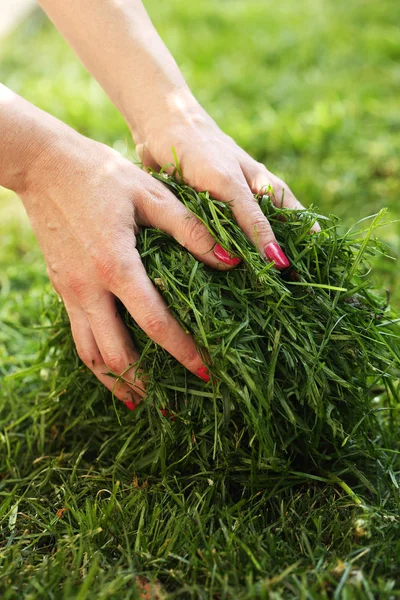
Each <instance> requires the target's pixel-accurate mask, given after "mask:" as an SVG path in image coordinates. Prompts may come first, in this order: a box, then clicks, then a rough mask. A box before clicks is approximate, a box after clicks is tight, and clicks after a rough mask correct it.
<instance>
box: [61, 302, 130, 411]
mask: <svg viewBox="0 0 400 600" xmlns="http://www.w3.org/2000/svg"><path fill="white" fill-rule="evenodd" d="M64 303H65V307H66V309H67V312H68V316H69V319H70V323H71V331H72V336H73V338H74V342H75V345H76V349H77V352H78V355H79V357H80V359H81V360H82V362H83V363H84V364H85V365H86V366H87V367H88V368H89V369H90V370H91V371H92V372H93V373H94V375H95V376H96V377H97V379H98V380H99V381H100V382H101V383H102V384H103V385H104V386H105V387H106V388H108V389H109V390H110V391H111V392H112V393H113V394H114V396H115V397H116V398H118V399H119V400H121V401H122V402H124V403H125V404H126V406H127V407H128V408H129V409H130V410H133V409H134V408H135V407H136V406H137V404H138V403H139V402H140V397H139V396H138V395H137V394H136V393H135V392H133V390H132V388H131V387H130V386H129V385H128V384H126V383H123V382H121V381H117V380H116V379H115V378H113V377H110V376H109V375H108V374H107V373H108V371H109V369H108V367H107V366H106V365H105V363H104V360H103V357H102V356H101V353H100V350H99V347H98V345H97V344H96V340H95V338H94V335H93V333H92V330H91V327H90V324H89V321H88V319H87V316H86V314H85V311H84V310H83V309H82V308H81V307H80V306H79V303H78V302H77V301H76V302H68V301H64Z"/></svg>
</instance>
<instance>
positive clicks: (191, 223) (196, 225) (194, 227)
mask: <svg viewBox="0 0 400 600" xmlns="http://www.w3.org/2000/svg"><path fill="white" fill-rule="evenodd" d="M209 236H210V233H209V232H208V230H207V228H206V227H205V226H204V225H203V223H202V222H201V221H199V220H198V219H197V218H196V217H189V218H188V219H187V221H186V223H185V239H188V240H190V241H191V242H193V243H194V244H195V245H200V244H201V243H202V242H204V241H206V240H207V239H208V238H209ZM185 245H186V244H185V243H184V244H183V246H185Z"/></svg>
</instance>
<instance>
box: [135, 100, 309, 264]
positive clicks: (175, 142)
mask: <svg viewBox="0 0 400 600" xmlns="http://www.w3.org/2000/svg"><path fill="white" fill-rule="evenodd" d="M186 97H187V95H186V96H185V98H186ZM175 104H176V106H175V107H174V108H173V109H171V99H170V102H169V111H168V110H167V108H168V107H167V106H166V107H164V110H163V111H159V112H158V113H155V114H154V115H153V117H152V118H151V119H149V120H148V121H147V122H146V126H144V127H141V128H140V129H139V133H138V134H136V140H137V153H138V156H139V160H141V161H142V162H143V165H144V166H146V167H150V168H152V169H154V170H158V169H159V168H160V166H164V165H167V164H171V163H173V162H174V156H173V153H172V148H174V149H175V152H176V156H177V158H178V161H179V165H180V169H181V171H182V175H183V178H184V180H185V181H186V182H187V183H188V184H190V185H191V186H193V187H194V188H195V189H197V190H198V191H204V190H208V191H209V192H210V193H211V194H212V196H214V197H215V198H217V199H219V200H222V201H226V202H229V203H230V206H231V208H232V210H233V213H234V215H235V218H236V221H237V222H238V224H239V226H240V227H241V229H242V230H243V232H244V233H245V234H246V235H247V237H248V238H249V239H250V240H251V241H252V242H253V243H254V244H255V245H256V246H257V247H258V249H259V251H260V252H261V254H262V255H263V256H264V258H266V259H267V260H270V261H273V262H274V263H275V266H276V267H277V268H278V269H284V268H285V267H288V266H289V261H288V259H287V258H286V256H285V254H284V253H283V251H282V249H281V248H280V247H279V245H278V243H277V241H276V238H275V235H274V232H273V231H272V228H271V226H270V224H269V222H268V220H267V218H266V217H265V216H264V214H263V213H262V211H261V209H260V207H259V205H258V203H257V201H255V200H254V197H253V194H257V193H259V192H260V191H261V192H262V191H263V190H264V191H266V190H267V189H268V186H272V188H273V190H274V194H273V195H272V200H273V202H274V203H275V204H276V205H277V206H285V207H288V208H294V209H303V208H304V207H303V206H302V205H301V204H300V202H299V201H298V200H297V199H296V198H295V196H294V195H293V193H292V192H291V190H290V188H289V187H288V186H287V185H286V184H285V183H284V182H283V181H282V180H281V179H279V178H278V177H276V175H274V174H273V173H271V172H270V171H268V170H267V169H266V167H265V166H264V165H262V164H260V163H258V162H256V161H255V160H254V159H253V158H251V157H250V156H249V155H248V154H247V153H246V152H245V151H244V150H242V149H241V148H240V147H239V146H238V145H237V144H236V143H235V142H234V141H233V140H232V138H230V137H229V136H227V135H226V134H224V133H223V132H222V131H221V130H220V129H219V127H218V126H217V125H216V123H215V122H214V121H213V120H212V119H211V117H210V116H209V115H208V114H207V113H206V112H205V111H204V110H203V109H202V108H201V106H199V105H198V104H197V103H196V102H194V101H193V100H192V99H190V100H189V101H188V102H186V101H185V100H184V99H181V100H179V98H177V99H176V103H175ZM160 112H161V114H160ZM134 136H135V133H134ZM173 168H174V167H173V164H172V166H171V167H170V168H169V169H168V170H169V171H171V170H172V169H173ZM315 230H316V231H318V230H319V227H318V225H316V226H315Z"/></svg>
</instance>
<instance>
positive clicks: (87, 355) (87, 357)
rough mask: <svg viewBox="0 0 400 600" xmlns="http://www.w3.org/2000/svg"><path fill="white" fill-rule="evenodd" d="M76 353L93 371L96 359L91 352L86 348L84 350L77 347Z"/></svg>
mask: <svg viewBox="0 0 400 600" xmlns="http://www.w3.org/2000/svg"><path fill="white" fill-rule="evenodd" d="M76 351H77V353H78V356H79V358H80V359H81V361H82V362H83V363H84V364H85V365H86V366H87V367H88V368H89V369H91V370H93V368H94V366H95V364H96V357H94V356H93V354H92V353H91V352H89V351H88V350H87V349H86V348H82V347H81V346H77V347H76Z"/></svg>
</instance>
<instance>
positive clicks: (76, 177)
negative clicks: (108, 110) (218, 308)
mask: <svg viewBox="0 0 400 600" xmlns="http://www.w3.org/2000/svg"><path fill="white" fill-rule="evenodd" d="M20 181H23V185H22V184H21V186H19V188H18V189H17V192H18V193H19V195H20V196H21V198H22V199H23V201H24V204H25V207H26V210H27V212H28V215H29V217H30V220H31V223H32V226H33V228H34V231H35V234H36V236H37V239H38V241H39V244H40V246H41V249H42V251H43V254H44V257H45V260H46V265H47V270H48V274H49V277H50V280H51V282H52V284H53V286H54V288H55V289H56V291H57V292H58V293H59V295H60V296H61V297H62V299H63V301H64V303H65V306H66V309H67V311H68V315H69V318H70V321H71V328H72V334H73V337H74V340H75V343H76V347H77V350H78V354H79V356H80V357H81V359H82V360H83V362H84V363H85V364H86V365H87V366H88V367H89V368H90V369H91V370H92V371H93V373H94V374H95V375H96V377H97V378H98V379H99V380H100V381H101V382H102V383H103V384H104V385H105V386H106V387H107V388H109V389H110V390H113V391H114V393H115V395H116V396H117V397H118V398H119V399H120V400H122V401H124V402H125V403H126V404H127V406H128V407H129V408H131V409H133V408H134V407H135V406H136V404H137V403H138V402H139V401H140V398H141V397H143V395H144V387H145V386H144V383H143V381H142V380H141V379H140V374H138V375H137V376H136V374H135V367H134V364H135V363H136V362H137V360H138V358H139V356H138V353H137V351H136V350H135V348H134V346H133V344H132V340H131V337H130V335H129V333H128V331H127V329H126V328H125V325H124V324H123V322H122V320H121V317H120V315H119V313H118V311H117V308H116V298H119V299H120V300H121V301H122V302H123V304H124V305H125V306H126V308H127V309H128V310H129V312H130V314H131V315H132V317H133V318H134V319H135V321H136V322H137V324H138V325H139V326H140V327H141V328H142V329H143V330H144V331H145V332H146V333H147V335H148V336H149V337H150V338H151V339H152V340H154V341H155V342H156V343H157V344H160V345H161V346H163V347H164V348H165V349H166V350H167V351H168V352H170V353H171V354H172V355H173V356H174V357H175V358H176V359H177V360H178V361H180V362H181V363H182V364H183V365H184V366H185V367H186V368H187V369H189V370H190V371H192V372H193V373H195V374H196V375H198V376H199V377H201V378H202V379H204V380H206V381H208V379H209V376H208V374H207V369H206V367H205V365H204V364H203V362H202V360H201V358H200V356H199V354H198V352H197V350H196V346H195V343H194V341H193V339H192V338H191V337H190V336H189V335H188V334H187V333H185V331H184V330H183V328H182V327H181V325H179V324H178V322H177V321H176V320H175V319H174V318H173V317H172V315H171V314H170V312H169V311H168V309H167V306H166V305H165V303H164V301H163V299H162V297H161V296H160V294H159V293H158V292H157V291H156V289H155V288H154V286H153V284H152V282H151V281H150V280H149V279H148V277H147V275H146V272H145V269H144V267H143V264H142V262H141V259H140V256H139V253H138V251H137V249H136V240H135V233H136V232H137V230H138V227H140V226H153V227H157V228H160V229H162V230H164V231H166V232H167V233H169V234H170V235H171V236H173V237H174V238H175V239H176V240H177V241H178V242H179V243H180V244H182V245H183V246H184V247H185V248H187V250H188V251H189V252H191V253H192V254H193V255H194V256H195V257H196V258H197V259H199V260H201V261H203V262H204V263H206V264H207V265H209V266H210V267H213V268H219V269H228V268H230V267H232V266H235V264H237V263H238V262H239V261H238V259H234V258H230V256H229V255H228V253H227V252H226V251H224V250H223V249H222V248H221V247H220V246H218V245H216V244H215V240H214V239H213V237H212V236H211V235H210V233H209V232H208V230H207V229H206V228H205V226H204V225H203V224H202V223H201V222H200V221H199V220H198V219H197V218H196V217H195V216H193V215H192V214H191V213H190V212H189V211H188V210H187V209H186V208H185V206H184V205H183V204H182V203H181V202H180V201H179V200H178V199H177V198H175V196H174V195H173V194H172V193H171V192H169V191H168V190H167V189H166V187H165V186H163V185H162V183H160V182H159V181H157V180H155V179H153V178H152V177H151V176H149V175H148V174H147V173H145V172H144V171H142V170H141V169H140V168H139V167H136V166H135V165H133V164H131V163H130V162H129V161H128V160H126V159H124V158H123V157H122V156H120V155H119V154H118V153H117V152H115V151H114V150H112V149H110V148H109V147H107V146H104V145H102V144H99V143H97V142H93V141H91V140H88V139H87V138H84V137H82V136H80V135H79V134H77V133H76V132H73V131H72V130H70V129H69V128H66V127H65V128H64V131H63V134H62V135H60V136H57V137H56V138H55V140H53V141H52V143H51V145H50V146H48V147H46V151H45V152H44V154H43V155H39V157H38V158H36V160H35V161H34V163H33V166H31V167H30V168H29V169H28V173H27V174H25V175H24V177H23V178H22V179H20ZM132 365H133V366H132ZM110 371H111V372H112V373H113V374H115V375H121V374H122V376H123V380H124V382H121V383H117V384H116V385H115V378H113V377H110V376H109V372H110Z"/></svg>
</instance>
